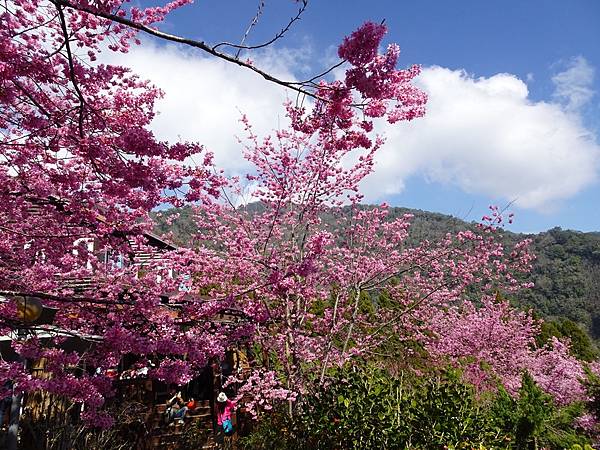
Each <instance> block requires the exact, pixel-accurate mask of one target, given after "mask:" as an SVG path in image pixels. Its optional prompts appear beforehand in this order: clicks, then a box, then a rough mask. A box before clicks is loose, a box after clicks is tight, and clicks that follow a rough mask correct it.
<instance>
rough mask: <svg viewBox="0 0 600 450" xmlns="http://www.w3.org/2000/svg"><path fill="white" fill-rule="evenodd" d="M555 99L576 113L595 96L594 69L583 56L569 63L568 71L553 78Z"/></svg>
mask: <svg viewBox="0 0 600 450" xmlns="http://www.w3.org/2000/svg"><path fill="white" fill-rule="evenodd" d="M552 82H553V83H554V86H555V91H554V97H555V98H556V99H557V100H558V101H560V102H563V103H564V104H565V106H566V108H567V109H568V110H570V111H576V110H578V109H580V108H581V107H582V106H584V105H585V104H586V103H588V102H589V101H590V100H591V99H592V97H593V96H594V90H593V89H592V85H593V82H594V68H593V67H592V66H591V65H590V64H589V63H588V62H587V60H586V59H585V58H584V57H583V56H577V57H575V58H573V59H572V60H571V61H569V63H568V65H567V69H566V70H564V71H563V72H559V73H557V74H556V75H554V76H553V77H552Z"/></svg>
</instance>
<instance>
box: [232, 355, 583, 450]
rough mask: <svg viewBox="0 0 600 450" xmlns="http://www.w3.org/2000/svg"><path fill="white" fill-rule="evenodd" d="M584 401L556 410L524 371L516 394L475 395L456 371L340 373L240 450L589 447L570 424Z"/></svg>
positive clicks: (259, 429)
mask: <svg viewBox="0 0 600 450" xmlns="http://www.w3.org/2000/svg"><path fill="white" fill-rule="evenodd" d="M585 409H586V405H585V404H584V403H577V404H571V405H569V406H566V407H557V406H555V405H554V404H553V402H552V399H551V397H550V396H548V395H547V394H545V393H544V392H543V391H542V390H541V389H540V388H539V387H538V386H537V385H536V384H535V382H534V381H533V379H532V378H531V377H530V376H529V375H528V374H527V373H524V374H523V383H522V385H521V388H520V389H519V391H518V394H517V395H516V396H510V395H509V394H508V393H507V392H506V391H505V390H504V389H503V388H502V387H501V386H500V387H498V389H497V390H496V391H493V392H487V393H486V394H484V395H478V394H477V392H476V390H475V389H474V387H473V386H472V385H470V384H468V383H465V382H464V380H463V377H462V376H461V374H460V372H459V371H457V370H455V369H447V370H439V371H435V372H428V373H420V374H418V375H417V374H415V373H414V372H411V371H402V372H400V373H397V374H396V375H394V376H393V375H391V374H390V373H389V372H388V371H386V370H383V369H378V368H374V367H372V366H371V367H361V368H356V367H355V368H353V369H350V370H340V371H336V373H335V374H333V378H332V379H331V380H330V384H328V385H327V386H325V387H323V388H322V389H320V390H319V391H317V392H315V393H312V394H311V395H309V396H307V397H306V399H305V402H304V403H302V404H301V406H299V411H297V414H296V415H295V416H294V418H293V419H290V417H289V416H288V415H287V414H285V413H284V412H282V411H279V412H276V413H272V414H269V415H265V416H263V417H262V418H261V420H260V421H259V422H258V424H257V426H256V428H255V431H254V433H252V434H251V435H250V436H248V437H246V438H244V440H243V442H244V443H245V444H246V447H247V448H264V449H292V448H307V449H308V448H310V449H380V448H397V449H411V448H412V449H423V448H431V449H434V448H454V449H459V448H463V449H471V448H495V449H529V448H553V449H554V448H556V449H558V448H560V449H563V448H567V449H570V448H577V447H575V446H576V445H580V446H582V447H583V446H586V445H589V444H590V442H591V441H590V438H589V437H588V436H587V435H586V432H585V431H584V430H583V429H582V428H580V427H578V426H577V425H575V424H574V419H575V418H576V417H578V416H579V415H580V414H581V413H582V412H583V411H585Z"/></svg>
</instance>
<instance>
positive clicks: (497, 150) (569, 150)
mask: <svg viewBox="0 0 600 450" xmlns="http://www.w3.org/2000/svg"><path fill="white" fill-rule="evenodd" d="M418 83H419V84H420V86H421V87H422V88H423V89H424V90H425V91H426V92H427V93H428V94H429V103H428V106H427V115H426V117H425V118H423V119H419V120H415V121H413V122H410V123H403V124H401V125H400V126H396V127H389V126H386V127H385V129H383V130H382V131H384V133H385V134H386V136H387V138H388V139H387V142H386V145H385V148H384V149H383V150H382V151H381V153H380V154H379V155H378V157H377V167H376V169H375V170H376V173H375V174H374V175H371V176H370V177H369V178H368V179H367V180H365V182H364V188H365V189H366V190H367V194H368V198H369V199H371V200H376V199H380V198H382V197H385V196H386V195H390V194H395V193H399V192H401V191H402V190H403V187H404V182H405V180H406V179H407V178H408V177H410V176H412V175H422V176H425V177H426V178H427V179H428V180H430V181H432V182H439V183H449V184H453V185H457V186H459V187H460V188H461V189H462V190H464V191H465V192H468V193H477V194H482V195H487V196H490V197H492V198H504V199H506V200H509V201H510V200H515V199H516V204H517V205H519V206H520V207H524V208H536V209H540V210H541V209H544V208H547V207H549V206H554V205H555V204H556V203H557V201H560V200H563V199H566V198H569V197H571V196H573V195H575V194H576V193H577V192H579V191H580V190H582V189H583V188H585V187H586V186H588V185H589V184H591V183H592V182H593V181H594V180H595V179H596V174H597V170H598V162H599V155H600V147H599V146H598V144H597V143H596V140H595V137H594V136H593V135H592V134H591V133H590V132H589V131H588V130H586V129H585V128H584V127H583V125H582V124H581V122H580V121H579V119H578V117H577V116H576V115H574V114H570V113H568V112H567V111H566V110H565V108H563V107H562V106H561V105H560V104H557V103H547V102H533V101H531V100H530V99H529V98H528V90H527V85H526V84H525V83H524V82H523V81H521V80H520V79H518V78H517V77H515V76H514V75H510V74H498V75H495V76H492V77H490V78H474V77H472V76H470V75H468V74H466V73H465V72H464V71H458V70H449V69H446V68H442V67H429V68H426V69H424V71H423V73H422V75H421V76H420V78H419V80H418Z"/></svg>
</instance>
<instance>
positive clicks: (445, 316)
mask: <svg viewBox="0 0 600 450" xmlns="http://www.w3.org/2000/svg"><path fill="white" fill-rule="evenodd" d="M539 327H540V321H536V320H534V319H533V317H532V316H531V314H530V313H527V312H522V311H518V310H515V309H514V308H512V307H511V306H510V304H509V302H508V301H507V300H504V299H501V298H496V297H494V296H488V297H484V298H483V300H482V306H481V307H477V306H476V305H475V304H474V303H473V302H471V301H465V302H463V303H462V304H461V305H456V306H454V307H452V308H450V310H448V311H442V310H441V311H438V312H437V313H436V314H434V315H432V316H431V317H430V319H429V321H428V327H427V329H428V331H429V332H430V334H429V335H428V336H425V338H424V341H425V343H426V348H427V350H428V351H429V352H430V353H431V354H432V355H434V356H435V357H439V358H442V359H444V358H449V359H450V360H451V361H452V362H455V363H458V364H464V365H466V367H465V376H466V377H467V379H468V380H469V381H471V382H472V383H473V384H474V385H475V386H477V387H478V388H479V389H481V390H486V389H494V388H495V387H496V383H497V382H498V381H500V382H501V383H502V384H503V385H504V387H505V388H506V389H507V390H508V392H510V393H511V394H516V393H517V392H518V390H519V388H520V386H521V379H522V374H523V372H524V371H527V372H529V373H530V375H531V376H532V377H533V379H534V380H535V382H536V383H537V384H538V385H539V386H540V387H541V388H542V389H544V390H545V391H546V392H548V393H549V394H551V395H552V396H553V397H554V399H555V401H556V402H557V404H559V405H565V404H567V403H570V402H573V401H578V400H584V399H585V398H586V393H585V388H584V385H583V382H584V380H585V373H584V367H583V365H582V363H581V362H580V361H578V360H577V359H576V358H575V357H574V356H573V355H571V354H570V353H569V347H568V342H561V341H560V340H558V339H556V338H553V339H552V340H551V341H550V342H548V343H547V344H546V345H545V346H543V347H537V346H536V342H535V337H536V335H537V334H538V333H539V331H540V329H539Z"/></svg>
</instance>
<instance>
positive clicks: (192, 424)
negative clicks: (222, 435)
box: [147, 400, 218, 450]
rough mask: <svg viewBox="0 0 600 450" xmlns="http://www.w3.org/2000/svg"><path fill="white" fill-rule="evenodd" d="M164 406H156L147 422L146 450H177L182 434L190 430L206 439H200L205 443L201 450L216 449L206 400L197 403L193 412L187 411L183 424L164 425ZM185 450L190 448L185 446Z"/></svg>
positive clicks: (208, 403)
mask: <svg viewBox="0 0 600 450" xmlns="http://www.w3.org/2000/svg"><path fill="white" fill-rule="evenodd" d="M165 409H166V405H164V404H162V405H156V406H155V407H154V412H153V413H152V414H151V416H150V418H149V421H148V428H149V430H150V436H149V442H148V443H147V448H148V449H152V450H154V449H156V450H158V449H160V450H177V449H178V444H180V443H181V441H182V438H183V436H184V434H185V433H186V432H187V433H190V432H191V431H192V430H194V431H196V430H197V432H198V434H205V435H206V439H202V440H203V441H204V440H205V442H204V443H203V444H202V447H193V448H198V449H200V448H202V449H205V450H213V449H217V448H218V447H217V444H216V442H215V439H214V433H213V419H212V413H211V409H210V402H209V401H208V400H204V401H197V402H196V407H195V408H194V409H193V410H188V412H187V414H186V416H185V419H184V422H183V423H179V422H178V421H175V422H172V423H170V424H168V425H167V424H165V422H164V413H165ZM185 447H186V448H188V449H189V448H191V447H190V445H189V444H188V445H186V446H185Z"/></svg>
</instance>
